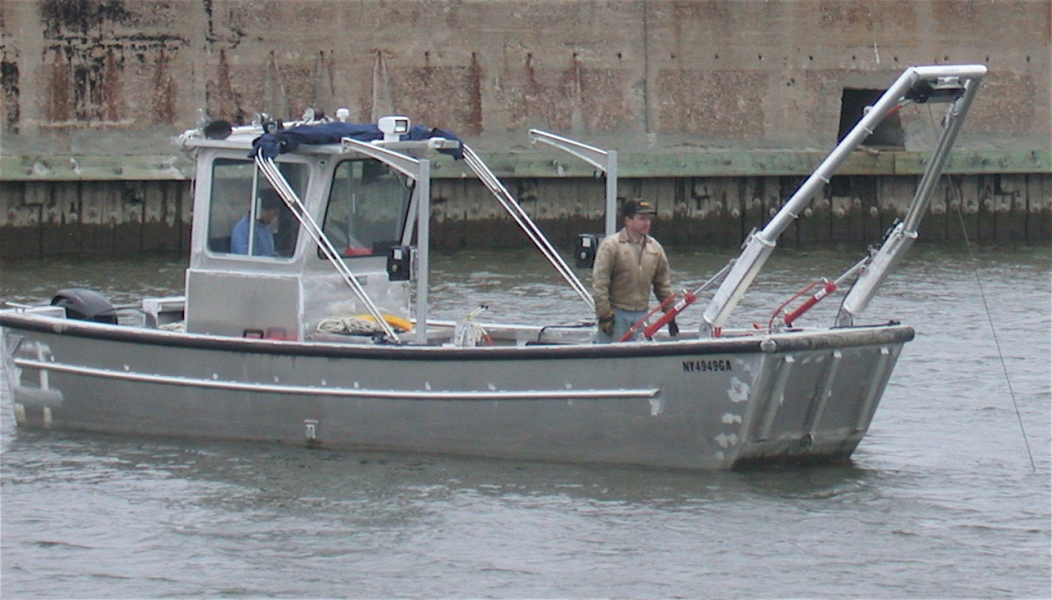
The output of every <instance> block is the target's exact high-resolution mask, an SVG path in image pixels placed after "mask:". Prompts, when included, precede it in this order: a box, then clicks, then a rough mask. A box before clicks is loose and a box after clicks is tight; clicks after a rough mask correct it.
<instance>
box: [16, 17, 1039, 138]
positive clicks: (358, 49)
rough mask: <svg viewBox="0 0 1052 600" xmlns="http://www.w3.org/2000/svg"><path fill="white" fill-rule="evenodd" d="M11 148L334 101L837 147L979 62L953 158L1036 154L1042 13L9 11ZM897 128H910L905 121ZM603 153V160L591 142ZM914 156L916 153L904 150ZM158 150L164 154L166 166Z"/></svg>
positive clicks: (372, 110) (424, 113)
mask: <svg viewBox="0 0 1052 600" xmlns="http://www.w3.org/2000/svg"><path fill="white" fill-rule="evenodd" d="M0 11H2V12H0V31H2V33H3V46H2V48H0V54H2V56H0V65H2V80H0V84H2V89H3V102H2V116H0V122H2V124H3V127H4V133H5V135H4V146H5V153H16V154H18V153H22V154H25V153H32V152H41V153H44V152H50V153H58V154H64V153H73V154H76V153H78V152H80V153H83V152H85V151H86V150H87V149H95V150H99V151H101V152H102V153H104V154H106V153H117V154H120V153H128V152H127V151H126V148H127V146H126V145H125V144H127V140H126V139H124V137H123V136H113V135H111V134H114V133H121V134H124V133H127V132H136V137H137V138H138V139H137V142H138V144H137V145H138V146H139V147H142V148H151V149H152V150H153V151H154V152H158V151H159V150H160V147H158V146H155V145H154V144H157V143H159V142H160V143H163V142H165V141H166V139H167V136H168V135H171V134H174V133H176V132H178V131H181V130H182V129H186V128H188V127H190V126H193V124H194V123H195V121H196V119H197V111H198V109H205V110H206V111H207V112H208V114H209V115H211V116H213V117H217V118H219V117H222V118H227V119H235V120H244V119H250V118H251V116H252V114H253V113H255V112H257V111H268V112H270V113H271V114H272V115H275V116H283V117H289V118H292V117H298V116H299V115H300V114H301V113H302V112H303V110H304V109H305V108H307V107H309V106H315V107H319V108H323V109H324V110H326V111H327V112H329V113H330V114H331V113H332V112H333V111H334V110H335V109H336V108H337V107H339V106H344V107H346V108H348V109H349V110H350V111H351V117H352V119H357V120H359V121H368V122H372V121H373V120H375V118H376V117H378V116H382V115H385V114H391V113H400V114H405V115H407V116H410V117H412V118H413V119H414V121H416V122H420V123H424V124H428V125H431V126H435V127H442V128H446V129H451V130H453V131H457V132H459V133H460V134H462V135H463V136H464V137H465V138H467V139H469V140H473V141H477V142H479V144H480V146H487V147H488V146H497V145H500V146H502V145H503V144H505V143H506V138H507V137H508V135H509V134H512V138H513V139H514V140H516V141H517V142H518V143H520V144H521V143H523V141H524V138H523V136H522V135H521V134H523V133H524V131H525V130H526V129H527V128H530V127H540V128H545V129H548V130H551V131H555V132H561V133H564V134H570V135H573V136H575V137H579V138H584V139H590V140H593V141H595V142H597V143H600V145H605V146H617V147H618V148H619V149H622V150H627V149H653V148H662V149H668V148H673V147H678V146H681V145H683V144H687V145H688V147H692V148H699V147H700V148H711V147H738V148H743V147H750V148H751V147H756V146H761V147H779V148H791V149H800V148H828V147H829V146H830V145H832V143H833V142H835V138H836V135H837V123H838V120H839V113H840V100H841V94H842V91H843V89H844V88H871V89H881V88H883V87H885V86H886V85H887V84H889V83H890V82H891V81H892V80H893V79H894V78H895V77H896V76H897V75H898V74H899V73H900V72H901V71H902V69H903V68H904V67H905V66H907V65H911V64H930V63H966V62H978V63H983V64H986V65H988V66H989V67H990V76H989V78H988V80H987V82H986V87H987V89H986V90H985V92H984V93H983V94H982V95H981V96H980V98H979V99H978V101H977V102H976V105H975V107H974V111H973V116H972V118H971V120H970V121H969V123H968V125H967V127H966V130H965V131H964V132H963V134H962V139H961V143H962V145H964V146H970V147H977V146H997V145H1008V146H1010V147H1012V148H1019V147H1025V148H1039V149H1047V146H1048V143H1049V138H1050V134H1049V123H1050V121H1052V114H1050V106H1049V104H1050V102H1049V89H1050V75H1049V73H1050V56H1049V48H1050V46H1049V39H1050V30H1049V28H1050V24H1049V23H1050V20H1052V15H1050V3H1049V2H1048V1H1047V0H998V1H996V2H993V1H980V0H770V1H754V0H695V1H691V0H620V1H619V0H605V1H599V0H591V1H589V0H577V1H573V2H566V1H565V0H521V1H515V2H510V1H504V0H311V1H295V0H271V1H263V0H253V1H248V0H3V2H2V3H0ZM907 127H909V125H907ZM607 141H609V142H611V143H603V142H607ZM906 143H907V149H909V148H908V145H909V143H910V139H909V136H907V140H906ZM163 152H164V151H161V152H159V153H163Z"/></svg>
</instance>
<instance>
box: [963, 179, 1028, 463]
mask: <svg viewBox="0 0 1052 600" xmlns="http://www.w3.org/2000/svg"><path fill="white" fill-rule="evenodd" d="M947 184H949V186H950V189H951V190H952V191H953V193H954V195H955V196H956V197H957V220H958V221H959V222H960V224H961V233H962V234H963V235H964V245H965V247H966V248H968V256H970V257H971V259H972V265H973V267H974V268H973V269H972V272H973V273H975V282H976V284H978V286H979V297H980V298H982V301H983V309H984V310H985V311H986V321H987V322H988V323H989V324H990V333H991V335H992V336H993V338H994V346H996V347H997V358H998V359H999V360H1000V361H1001V370H1002V371H1003V372H1004V374H1005V383H1007V384H1008V394H1009V395H1010V396H1011V397H1012V406H1013V407H1014V408H1015V418H1016V420H1018V421H1019V430H1020V431H1022V432H1023V443H1024V444H1025V445H1026V454H1027V456H1028V457H1030V468H1032V469H1033V470H1034V472H1035V473H1037V465H1036V464H1035V463H1034V453H1033V452H1031V451H1030V440H1029V438H1028V437H1027V435H1026V427H1024V426H1023V415H1022V414H1021V413H1020V412H1019V402H1018V401H1016V397H1015V390H1014V389H1013V388H1012V378H1011V377H1009V375H1008V365H1007V364H1006V363H1005V356H1004V353H1003V352H1002V351H1001V340H1000V339H998V337H997V328H996V327H995V326H994V318H993V316H992V315H991V314H990V304H989V303H988V302H987V301H986V291H985V290H984V289H983V281H982V278H981V277H979V269H978V267H975V265H977V264H978V262H979V260H978V259H977V258H976V257H975V252H973V251H972V242H971V240H970V239H968V229H967V227H965V224H964V213H963V212H962V207H963V206H964V197H963V194H961V190H960V188H959V187H958V186H956V185H954V183H953V179H952V178H950V177H947Z"/></svg>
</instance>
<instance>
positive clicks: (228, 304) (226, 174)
mask: <svg viewBox="0 0 1052 600" xmlns="http://www.w3.org/2000/svg"><path fill="white" fill-rule="evenodd" d="M239 129H240V130H242V131H239ZM249 129H250V128H237V129H234V130H232V131H231V134H230V135H229V136H227V137H225V138H223V139H209V138H206V137H200V138H190V139H187V140H185V145H187V146H189V147H192V148H193V149H194V151H195V154H196V156H195V158H196V187H195V191H194V214H193V234H192V239H191V254H190V265H189V268H188V269H187V271H186V301H185V307H186V308H185V327H186V331H187V332H190V333H202V334H213V335H224V336H238V337H265V338H270V339H288V340H304V339H308V338H309V337H310V335H311V333H312V332H315V331H316V330H317V329H318V326H319V324H320V323H322V322H323V321H325V320H327V319H347V318H354V317H357V316H361V315H369V314H370V310H369V307H367V306H365V305H364V303H363V300H362V299H361V298H359V297H357V296H356V295H355V293H354V290H353V288H352V287H351V286H348V285H347V283H346V282H345V281H344V280H343V278H342V277H341V274H340V272H339V271H338V270H336V269H334V268H333V265H332V262H331V259H330V257H329V256H327V254H326V252H325V251H324V250H323V248H322V247H321V246H320V245H319V243H318V240H316V239H314V236H312V235H310V234H309V233H308V228H305V227H304V224H302V223H301V219H298V218H297V216H296V210H295V209H294V208H290V205H288V204H287V203H286V202H285V201H283V200H282V198H281V194H280V191H279V190H278V189H275V186H274V184H273V183H272V182H271V181H269V180H268V178H267V177H266V176H265V175H264V172H263V170H261V169H260V167H259V165H258V164H257V161H256V160H255V159H254V158H253V157H250V156H249V151H250V150H251V149H252V142H253V140H255V139H257V138H258V137H259V134H260V131H259V130H258V129H256V128H251V130H249ZM273 164H274V165H275V166H276V168H277V172H278V173H279V174H280V176H281V178H282V179H283V180H284V182H287V186H288V188H289V189H291V191H292V192H293V193H294V196H295V200H294V201H297V200H298V202H300V203H301V209H302V211H303V212H302V214H301V218H306V219H307V220H308V222H310V221H313V223H315V224H316V225H317V226H318V227H319V228H320V232H321V233H322V234H323V235H324V237H325V238H326V239H327V240H328V241H329V242H330V243H331V245H332V247H333V248H334V249H335V253H336V257H335V258H337V259H338V260H339V261H342V262H343V263H344V264H345V266H346V267H347V270H348V271H349V272H351V273H353V277H354V279H355V282H356V283H357V284H358V285H359V286H360V287H361V289H362V290H363V291H364V292H365V293H366V294H367V297H368V298H369V299H370V300H371V301H372V302H373V303H375V305H376V307H377V308H379V310H380V311H381V312H382V313H383V314H384V315H388V316H389V320H397V319H403V320H404V319H408V317H409V304H408V303H409V293H408V285H409V283H408V277H407V276H406V277H403V276H401V274H399V273H396V275H395V276H394V277H389V275H388V269H387V263H388V258H389V254H390V253H391V248H392V247H394V248H397V249H398V250H396V251H395V252H396V253H398V252H404V251H405V250H402V249H403V248H404V247H407V246H409V244H410V242H411V240H412V238H413V227H412V224H413V219H411V218H410V214H409V213H410V205H411V202H412V197H413V192H414V188H415V187H416V186H415V185H414V181H413V180H412V179H411V178H410V177H408V176H406V175H405V174H403V173H400V172H398V171H397V170H396V169H395V168H393V167H391V166H390V165H389V164H386V163H384V162H382V161H381V160H377V159H376V158H373V157H370V156H368V155H366V154H363V153H362V152H359V151H355V150H354V149H353V148H352V147H349V146H348V145H346V144H342V143H340V141H339V140H338V139H337V140H335V141H334V142H333V143H323V144H313V145H305V144H304V145H300V146H299V147H298V148H297V149H296V151H294V152H285V153H281V154H279V155H278V156H276V157H274V159H273ZM400 258H401V257H400V256H395V260H396V262H395V265H396V266H399V265H400V266H402V268H403V269H404V268H406V267H407V266H408V263H407V262H398V259H400ZM406 275H408V273H406Z"/></svg>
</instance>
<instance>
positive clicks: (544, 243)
mask: <svg viewBox="0 0 1052 600" xmlns="http://www.w3.org/2000/svg"><path fill="white" fill-rule="evenodd" d="M461 148H462V150H463V151H464V163H465V164H467V165H468V167H470V168H471V170H472V171H474V172H475V174H476V175H477V176H478V178H479V180H481V181H482V183H483V184H484V185H485V186H486V187H487V188H489V190H490V191H491V192H493V195H494V196H496V198H497V201H498V202H500V204H501V206H503V207H504V209H505V210H506V211H508V214H510V215H511V217H512V219H514V220H515V222H516V223H517V224H518V225H519V227H521V228H522V230H523V231H525V232H526V235H527V236H529V238H530V240H532V241H533V243H534V244H535V245H536V246H537V247H538V248H539V249H540V251H541V253H542V254H544V256H545V258H547V259H548V262H550V263H551V264H552V266H553V267H555V269H556V270H557V271H559V274H560V275H562V276H563V279H565V280H566V281H567V283H569V284H570V287H572V288H573V290H574V291H575V292H577V294H578V295H579V296H580V297H581V299H582V300H584V302H585V304H587V305H588V309H589V310H591V311H594V310H595V300H594V299H593V298H592V294H591V293H590V292H589V291H588V289H587V288H586V287H585V286H584V284H583V283H581V280H580V279H578V277H577V275H576V274H575V273H574V272H573V270H572V269H570V267H569V265H567V264H566V261H564V260H563V258H562V256H560V255H559V252H558V251H557V250H556V249H555V247H554V246H552V243H551V242H550V241H548V238H546V237H545V236H544V234H543V233H542V232H541V230H540V229H539V228H538V227H537V224H536V223H534V222H533V220H532V219H530V216H529V215H527V214H526V211H524V210H523V209H522V206H520V205H519V203H518V202H516V201H515V198H514V197H512V195H511V192H509V191H508V188H506V187H504V184H503V183H501V182H500V180H499V179H497V176H496V175H494V174H493V171H491V170H490V168H489V167H487V166H486V163H484V162H482V159H481V158H479V156H478V155H477V154H475V151H474V150H472V149H471V148H469V147H468V146H467V145H466V144H464V145H462V146H461Z"/></svg>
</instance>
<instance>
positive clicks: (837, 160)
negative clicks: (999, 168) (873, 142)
mask: <svg viewBox="0 0 1052 600" xmlns="http://www.w3.org/2000/svg"><path fill="white" fill-rule="evenodd" d="M985 73H986V67H984V66H982V65H960V66H953V65H939V66H929V67H910V68H908V69H906V70H905V71H904V72H903V74H902V75H900V76H899V78H898V79H897V80H896V81H895V83H893V84H892V85H891V87H889V88H888V90H887V91H886V92H884V94H883V95H882V96H881V97H880V98H879V99H878V100H877V102H876V104H874V105H873V106H872V108H870V109H869V111H868V112H866V114H865V115H863V117H862V119H861V120H860V121H859V122H858V124H856V125H855V127H854V128H853V129H852V130H851V131H850V132H849V133H848V134H847V136H845V137H844V139H843V140H842V141H841V142H840V143H839V144H838V145H837V147H836V148H834V149H833V151H832V152H830V153H829V155H828V156H827V157H826V158H825V160H823V161H822V163H821V164H820V165H819V166H818V168H817V169H815V172H814V173H812V174H811V176H810V177H808V178H807V180H806V181H804V183H803V184H802V185H801V186H800V188H799V189H798V190H797V191H796V193H794V194H793V195H792V196H791V197H790V198H789V199H788V200H787V201H786V203H785V205H784V206H783V207H782V209H781V210H779V211H778V213H777V214H776V215H775V216H774V218H773V219H771V222H770V223H768V224H767V225H766V226H765V227H764V228H763V229H761V230H760V231H758V232H753V233H752V234H751V235H750V236H749V239H748V241H747V242H746V245H745V248H744V249H743V250H742V253H741V255H740V256H739V257H738V259H737V261H736V263H735V264H734V267H733V268H732V269H731V272H730V273H729V274H728V275H727V278H726V279H724V280H723V284H722V285H720V287H719V289H718V290H716V294H715V295H714V297H713V299H712V301H711V302H710V303H709V305H708V307H707V308H706V309H705V313H704V315H703V316H702V319H703V321H702V326H701V331H700V332H699V333H700V334H702V335H704V334H705V333H706V332H708V333H709V334H713V333H715V332H717V331H718V330H719V329H720V328H722V327H723V325H724V323H726V322H727V319H728V318H729V317H730V314H731V312H733V310H734V308H735V307H736V306H737V305H738V302H740V301H741V298H742V296H743V295H744V294H745V291H746V290H747V289H748V287H749V285H751V284H752V281H753V279H755V278H756V274H757V273H758V272H759V271H760V269H761V268H762V267H763V264H764V263H765V262H766V261H767V258H768V257H769V256H770V255H771V252H773V251H774V247H775V245H776V244H777V241H778V237H779V236H780V235H781V234H782V232H784V231H785V230H786V228H788V227H789V225H791V224H792V223H793V221H794V220H795V219H796V218H797V216H798V215H799V214H800V213H801V212H802V211H803V209H804V208H805V207H806V206H807V205H808V204H809V203H810V202H811V200H812V198H813V197H814V196H815V195H816V194H817V193H818V192H819V191H820V190H821V189H822V187H823V186H824V185H826V184H827V183H829V180H830V178H831V177H832V176H833V173H835V172H836V170H837V169H838V168H839V167H840V165H841V164H843V162H844V161H845V160H847V158H848V157H849V156H850V155H851V152H853V151H854V150H855V148H857V147H858V146H859V145H861V144H862V142H863V141H865V139H866V138H867V137H868V136H869V135H870V134H872V133H873V130H874V129H876V127H877V125H878V124H879V123H880V122H881V121H882V120H883V119H884V118H885V117H886V116H887V115H888V114H890V113H891V112H892V111H893V110H896V109H897V108H898V107H900V106H902V105H904V104H906V103H908V102H912V101H916V102H927V101H928V100H929V99H936V98H938V97H939V96H940V94H941V93H942V92H943V91H944V90H946V89H947V88H949V89H950V91H951V92H953V91H954V90H956V89H959V88H960V82H961V80H968V81H972V82H974V84H972V85H970V86H969V89H967V90H966V93H965V94H964V97H962V98H961V101H962V102H961V104H959V105H958V110H960V109H961V108H964V109H967V104H968V102H970V100H971V97H972V95H974V93H975V89H976V88H977V87H978V81H979V80H981V79H982V77H983V75H984V74H985ZM957 128H959V120H958V121H957V122H956V125H953V124H951V126H950V127H948V128H947V133H948V134H949V135H944V136H943V139H942V140H941V141H940V147H939V148H937V149H936V160H933V161H932V165H931V166H930V167H929V172H931V171H932V167H936V166H937V168H936V169H935V172H934V175H929V174H928V173H926V174H925V178H924V181H922V190H923V188H924V187H929V188H930V187H932V186H933V185H934V181H935V179H937V177H938V174H939V172H941V169H942V165H943V164H945V160H946V156H947V155H948V152H949V148H948V147H946V148H945V149H944V148H943V145H944V144H946V145H952V143H953V138H954V137H955V135H956V130H957ZM951 131H952V133H950V132H951ZM947 142H948V144H947ZM925 182H927V184H926V185H925ZM922 190H919V191H918V194H920V193H921V191H922ZM930 192H931V190H930V189H928V190H927V192H926V194H927V195H928V196H930ZM912 220H914V221H916V220H919V217H914V218H913V219H912Z"/></svg>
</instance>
